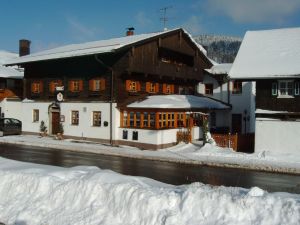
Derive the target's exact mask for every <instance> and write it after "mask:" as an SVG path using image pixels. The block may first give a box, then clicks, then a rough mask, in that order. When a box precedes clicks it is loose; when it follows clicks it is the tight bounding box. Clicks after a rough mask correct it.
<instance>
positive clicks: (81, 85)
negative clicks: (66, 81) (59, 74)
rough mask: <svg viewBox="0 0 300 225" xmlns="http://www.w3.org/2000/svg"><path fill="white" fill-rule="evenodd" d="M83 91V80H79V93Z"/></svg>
mask: <svg viewBox="0 0 300 225" xmlns="http://www.w3.org/2000/svg"><path fill="white" fill-rule="evenodd" d="M82 90H83V80H79V91H82Z"/></svg>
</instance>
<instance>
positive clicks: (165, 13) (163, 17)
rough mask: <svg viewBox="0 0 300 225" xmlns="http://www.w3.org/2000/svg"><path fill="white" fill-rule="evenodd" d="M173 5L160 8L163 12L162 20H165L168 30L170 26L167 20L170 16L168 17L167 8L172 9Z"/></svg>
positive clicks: (165, 28)
mask: <svg viewBox="0 0 300 225" xmlns="http://www.w3.org/2000/svg"><path fill="white" fill-rule="evenodd" d="M171 8H172V6H166V7H163V8H161V9H160V11H161V12H162V13H163V15H162V17H161V18H160V21H162V22H163V24H164V30H167V29H168V28H167V27H166V24H167V22H168V21H169V18H168V17H167V10H168V9H171Z"/></svg>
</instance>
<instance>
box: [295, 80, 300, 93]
mask: <svg viewBox="0 0 300 225" xmlns="http://www.w3.org/2000/svg"><path fill="white" fill-rule="evenodd" d="M294 95H295V96H298V95H300V83H299V82H295V86H294Z"/></svg>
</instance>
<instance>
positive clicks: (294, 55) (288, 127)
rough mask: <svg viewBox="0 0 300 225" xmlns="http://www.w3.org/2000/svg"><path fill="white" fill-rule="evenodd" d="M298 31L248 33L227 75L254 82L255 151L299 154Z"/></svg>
mask: <svg viewBox="0 0 300 225" xmlns="http://www.w3.org/2000/svg"><path fill="white" fill-rule="evenodd" d="M299 62H300V28H285V29H274V30H262V31H248V32H247V33H246V35H245V37H244V40H243V42H242V45H241V47H240V50H239V52H238V54H237V57H236V59H235V61H234V63H233V66H232V69H231V70H230V72H229V76H230V78H231V79H236V80H252V81H256V125H255V151H257V152H262V151H275V152H287V153H295V152H297V153H299V151H300V139H299V136H300V64H299Z"/></svg>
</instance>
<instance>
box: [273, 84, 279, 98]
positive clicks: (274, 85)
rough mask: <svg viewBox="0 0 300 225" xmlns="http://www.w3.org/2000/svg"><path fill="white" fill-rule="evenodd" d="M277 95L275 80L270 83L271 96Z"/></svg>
mask: <svg viewBox="0 0 300 225" xmlns="http://www.w3.org/2000/svg"><path fill="white" fill-rule="evenodd" d="M277 95H278V84H277V82H273V83H272V96H277Z"/></svg>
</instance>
